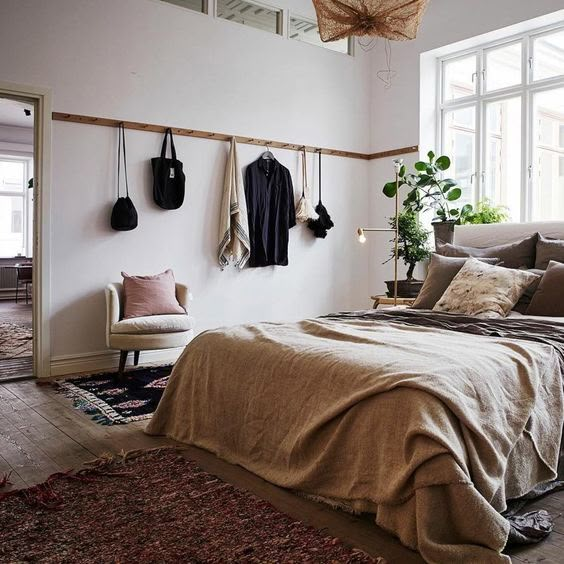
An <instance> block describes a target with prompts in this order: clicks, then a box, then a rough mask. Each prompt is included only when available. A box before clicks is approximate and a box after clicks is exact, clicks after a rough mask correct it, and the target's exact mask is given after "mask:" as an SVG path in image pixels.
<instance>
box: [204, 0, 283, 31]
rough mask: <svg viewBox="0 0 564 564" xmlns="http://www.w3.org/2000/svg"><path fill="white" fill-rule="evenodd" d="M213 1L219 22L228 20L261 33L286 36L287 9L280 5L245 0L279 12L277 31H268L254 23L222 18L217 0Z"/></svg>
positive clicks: (230, 22) (215, 14)
mask: <svg viewBox="0 0 564 564" xmlns="http://www.w3.org/2000/svg"><path fill="white" fill-rule="evenodd" d="M212 1H213V17H214V19H215V20H216V21H219V22H228V23H229V24H231V25H233V24H235V25H239V26H243V27H246V28H249V29H254V30H256V31H258V32H260V33H269V34H270V35H274V36H275V37H284V35H285V34H284V28H285V25H286V22H285V20H286V14H285V10H284V8H280V7H279V6H274V5H273V4H267V3H266V2H261V1H260V0H245V2H247V3H249V4H253V5H254V6H256V7H257V8H262V9H264V10H270V11H272V12H277V13H278V17H277V19H276V31H275V32H272V31H267V30H265V29H260V28H258V27H255V26H253V25H249V24H244V23H241V22H234V21H231V20H228V19H227V18H222V17H220V16H219V15H218V12H219V7H218V4H217V0H212Z"/></svg>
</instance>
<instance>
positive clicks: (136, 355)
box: [133, 351, 140, 366]
mask: <svg viewBox="0 0 564 564" xmlns="http://www.w3.org/2000/svg"><path fill="white" fill-rule="evenodd" d="M139 352H140V351H133V364H134V366H137V365H138V364H139Z"/></svg>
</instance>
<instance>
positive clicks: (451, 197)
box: [383, 151, 472, 242]
mask: <svg viewBox="0 0 564 564" xmlns="http://www.w3.org/2000/svg"><path fill="white" fill-rule="evenodd" d="M427 158H428V159H429V161H428V162H425V161H418V162H416V163H415V165H414V168H415V172H414V173H408V172H407V169H406V167H405V166H402V167H401V169H400V172H399V187H400V189H401V188H402V187H403V186H407V188H408V192H407V196H406V198H405V200H404V202H403V205H404V208H405V209H406V210H410V211H412V212H415V213H419V212H421V211H425V210H433V212H434V214H435V217H434V219H433V229H434V231H435V241H436V240H437V239H440V240H441V241H446V242H452V239H453V236H454V226H455V224H457V223H460V221H461V218H464V217H465V216H466V215H467V214H469V213H470V212H471V211H472V206H471V205H470V204H466V205H464V206H462V208H459V207H455V204H454V202H456V201H457V200H459V199H460V197H461V196H462V189H461V188H460V187H459V186H458V184H457V182H456V180H453V179H452V178H442V174H443V172H445V171H446V170H448V169H449V168H450V159H449V157H447V156H446V155H443V156H441V157H438V158H435V153H433V151H429V153H428V154H427ZM396 191H397V186H396V182H395V181H392V182H388V183H387V184H385V186H384V189H383V192H384V194H385V195H386V196H388V198H394V197H395V195H396Z"/></svg>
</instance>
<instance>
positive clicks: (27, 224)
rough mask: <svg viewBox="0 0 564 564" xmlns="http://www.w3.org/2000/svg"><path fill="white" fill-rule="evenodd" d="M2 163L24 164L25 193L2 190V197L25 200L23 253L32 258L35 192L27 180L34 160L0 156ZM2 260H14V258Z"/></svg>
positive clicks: (31, 173) (31, 171) (30, 174)
mask: <svg viewBox="0 0 564 564" xmlns="http://www.w3.org/2000/svg"><path fill="white" fill-rule="evenodd" d="M0 161H4V162H5V161H11V162H16V163H23V165H24V185H23V192H19V191H16V190H2V191H1V192H0V196H8V197H13V198H22V200H23V206H22V210H23V217H22V222H23V224H22V230H23V249H22V250H23V253H24V255H25V257H28V258H29V257H31V256H32V254H33V230H32V225H33V217H32V210H33V208H32V205H31V201H32V196H33V190H30V189H29V188H28V187H27V182H28V181H27V180H26V179H30V178H31V177H32V176H33V159H32V158H31V157H18V156H14V155H3V154H0ZM0 258H14V257H13V256H9V257H4V256H0Z"/></svg>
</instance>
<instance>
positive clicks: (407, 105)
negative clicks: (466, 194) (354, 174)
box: [370, 0, 564, 282]
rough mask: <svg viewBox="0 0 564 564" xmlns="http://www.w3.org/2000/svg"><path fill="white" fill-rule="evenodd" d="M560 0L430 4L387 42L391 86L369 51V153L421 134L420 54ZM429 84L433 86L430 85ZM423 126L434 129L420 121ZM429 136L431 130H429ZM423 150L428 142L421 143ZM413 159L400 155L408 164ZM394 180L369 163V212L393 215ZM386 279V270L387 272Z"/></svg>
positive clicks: (381, 57)
mask: <svg viewBox="0 0 564 564" xmlns="http://www.w3.org/2000/svg"><path fill="white" fill-rule="evenodd" d="M563 7H564V6H563V2H562V0H536V1H534V2H529V1H525V0H493V1H492V0H472V1H468V0H431V2H429V5H428V8H427V11H426V13H425V15H424V18H423V22H422V25H421V27H420V30H419V34H418V37H417V39H415V40H414V41H406V42H394V43H393V44H392V68H393V70H395V71H396V72H397V76H396V78H394V80H393V83H392V87H391V88H390V89H385V88H384V85H383V83H382V82H381V81H380V80H378V78H377V76H376V73H377V72H378V71H379V70H382V69H385V68H386V62H385V54H384V46H383V43H382V42H379V43H378V44H377V46H376V47H375V49H374V50H373V51H372V53H373V58H372V73H371V75H372V92H373V100H372V115H371V124H372V128H371V149H372V151H385V150H389V149H395V148H399V147H408V146H411V145H417V144H419V143H420V141H421V136H422V134H425V135H424V136H425V137H426V138H428V135H426V134H428V133H429V132H428V130H427V129H426V130H425V131H420V80H421V76H420V56H421V54H422V53H424V52H426V51H430V50H432V49H437V48H439V47H443V46H445V45H450V44H452V43H456V42H459V41H463V40H465V39H468V38H472V37H474V36H477V35H481V34H484V33H487V32H490V31H493V30H498V29H500V28H504V27H507V26H511V25H514V24H517V23H519V22H523V21H525V20H530V19H532V18H536V17H538V16H542V15H544V14H548V13H551V12H555V11H557V10H561V9H562V8H563ZM432 85H434V83H432ZM424 127H434V124H430V123H425V124H424ZM431 135H434V129H433V131H432V132H431ZM424 145H425V147H423V146H422V148H424V150H426V149H427V148H428V145H429V144H428V143H427V142H425V143H424ZM416 157H417V155H409V156H405V159H406V163H413V162H414V160H416ZM392 179H393V167H392V164H391V162H390V161H381V162H376V163H372V165H371V173H370V180H371V182H372V190H371V208H372V209H373V210H375V212H376V210H382V213H384V214H387V215H390V214H392V213H393V205H392V201H391V200H388V199H387V198H386V197H385V196H384V195H383V194H382V187H383V185H384V184H385V182H387V181H389V180H392ZM386 256H387V248H381V247H380V248H377V249H375V250H374V252H373V253H372V255H371V257H372V262H371V268H370V272H371V274H370V278H371V279H372V280H373V281H375V282H376V281H378V280H381V279H383V274H384V273H385V272H386V271H384V272H383V271H382V268H381V266H380V264H381V262H382V260H383V259H384V258H385V257H386ZM387 276H389V272H388V274H387Z"/></svg>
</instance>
